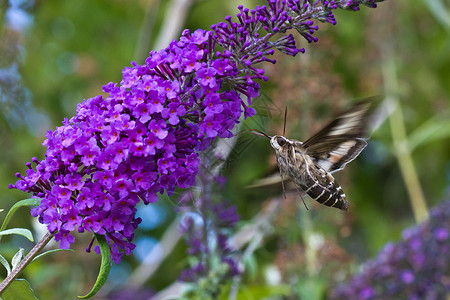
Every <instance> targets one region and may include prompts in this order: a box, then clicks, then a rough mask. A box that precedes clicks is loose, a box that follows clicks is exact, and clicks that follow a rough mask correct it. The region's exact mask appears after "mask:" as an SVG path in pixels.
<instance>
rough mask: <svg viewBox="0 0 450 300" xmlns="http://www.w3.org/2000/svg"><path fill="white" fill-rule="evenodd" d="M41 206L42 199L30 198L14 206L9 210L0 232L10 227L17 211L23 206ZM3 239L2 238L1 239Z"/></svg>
mask: <svg viewBox="0 0 450 300" xmlns="http://www.w3.org/2000/svg"><path fill="white" fill-rule="evenodd" d="M40 204H41V198H30V199H25V200H20V201H19V202H17V203H16V204H14V205H13V206H12V207H11V209H10V210H9V212H8V214H7V215H6V217H5V220H4V221H3V224H2V227H0V231H3V230H4V229H5V228H6V226H7V225H8V223H9V221H10V220H11V218H12V216H13V215H14V213H15V212H16V210H17V209H18V208H19V207H23V206H39V205H40ZM0 239H1V237H0Z"/></svg>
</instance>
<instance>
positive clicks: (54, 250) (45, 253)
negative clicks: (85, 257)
mask: <svg viewBox="0 0 450 300" xmlns="http://www.w3.org/2000/svg"><path fill="white" fill-rule="evenodd" d="M59 251H72V252H75V251H74V250H73V249H53V250H49V251H45V252H44V253H41V254H39V255H38V256H36V257H35V258H33V260H32V261H31V262H34V261H35V260H37V259H38V258H41V257H42V256H44V255H47V254H51V253H54V252H59Z"/></svg>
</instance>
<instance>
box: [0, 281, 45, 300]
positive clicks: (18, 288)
mask: <svg viewBox="0 0 450 300" xmlns="http://www.w3.org/2000/svg"><path fill="white" fill-rule="evenodd" d="M2 299H3V300H37V298H36V296H35V295H34V292H33V289H32V288H31V287H30V284H29V283H28V281H26V280H25V279H16V280H14V281H13V282H11V285H10V286H9V287H8V288H7V289H6V290H5V291H4V292H3V294H2Z"/></svg>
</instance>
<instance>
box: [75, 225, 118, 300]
mask: <svg viewBox="0 0 450 300" xmlns="http://www.w3.org/2000/svg"><path fill="white" fill-rule="evenodd" d="M95 238H96V240H97V242H98V245H99V246H100V253H101V255H102V263H101V265H100V271H99V272H98V276H97V280H96V281H95V284H94V286H93V287H92V289H91V290H90V291H89V293H87V294H86V295H84V296H78V298H81V299H87V298H91V297H92V296H94V295H95V294H96V293H97V292H98V291H99V290H100V289H101V287H102V286H103V285H104V284H105V282H106V280H107V279H108V276H109V272H110V271H111V250H110V249H109V244H108V242H107V241H106V238H105V236H103V235H100V234H96V235H95Z"/></svg>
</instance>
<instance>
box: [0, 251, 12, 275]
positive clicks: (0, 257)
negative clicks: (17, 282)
mask: <svg viewBox="0 0 450 300" xmlns="http://www.w3.org/2000/svg"><path fill="white" fill-rule="evenodd" d="M0 263H1V264H2V265H3V266H4V267H5V269H6V272H8V275H9V273H11V267H10V266H9V263H8V261H7V260H6V259H5V258H4V257H3V255H1V254H0Z"/></svg>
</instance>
